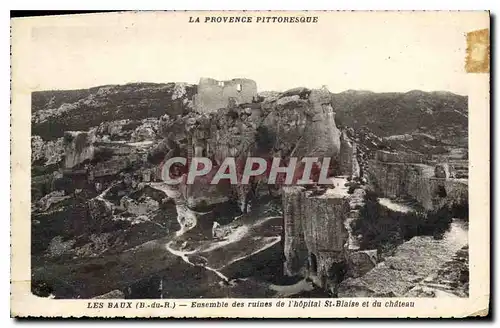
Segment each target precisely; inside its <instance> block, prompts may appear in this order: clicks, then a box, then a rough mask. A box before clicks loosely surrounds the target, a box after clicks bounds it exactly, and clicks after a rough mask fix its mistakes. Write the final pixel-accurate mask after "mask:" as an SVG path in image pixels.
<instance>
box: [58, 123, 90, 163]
mask: <svg viewBox="0 0 500 328" xmlns="http://www.w3.org/2000/svg"><path fill="white" fill-rule="evenodd" d="M94 150H95V149H94V145H93V136H92V135H91V134H90V133H88V132H81V131H67V132H65V134H64V152H65V161H64V167H65V168H68V169H69V168H72V167H74V166H76V165H78V164H80V163H82V162H83V161H85V160H87V159H92V158H93V157H94Z"/></svg>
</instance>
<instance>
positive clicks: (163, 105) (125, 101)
mask: <svg viewBox="0 0 500 328" xmlns="http://www.w3.org/2000/svg"><path fill="white" fill-rule="evenodd" d="M195 93H196V86H192V85H187V84H181V83H178V84H176V83H167V84H156V83H131V84H126V85H107V86H100V87H95V88H90V89H82V90H61V91H39V92H33V93H32V95H31V101H32V115H33V117H32V134H34V135H39V136H41V137H42V138H43V139H45V140H51V139H55V138H58V137H62V136H63V134H64V131H66V130H88V129H89V128H90V127H93V126H97V125H99V124H100V123H102V122H104V121H113V120H120V119H132V120H140V119H144V118H147V117H159V116H162V115H164V114H169V115H171V116H175V115H178V114H182V113H183V112H184V111H185V110H186V108H187V106H188V102H189V100H190V99H192V97H193V95H194V94H195Z"/></svg>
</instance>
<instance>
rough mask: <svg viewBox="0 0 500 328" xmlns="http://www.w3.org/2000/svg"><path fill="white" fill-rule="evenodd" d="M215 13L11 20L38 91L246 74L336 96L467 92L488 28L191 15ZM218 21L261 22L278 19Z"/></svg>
mask: <svg viewBox="0 0 500 328" xmlns="http://www.w3.org/2000/svg"><path fill="white" fill-rule="evenodd" d="M212 15H217V13H209V12H176V13H167V12H160V13H157V12H140V13H112V14H109V13H107V14H92V15H73V16H64V17H42V18H31V19H27V18H22V19H17V20H16V21H14V22H13V41H12V42H13V44H16V43H17V44H18V45H21V46H18V47H14V49H17V51H18V52H23V54H22V56H19V57H23V58H25V60H24V61H22V62H21V61H20V63H22V65H23V69H24V70H25V71H26V74H24V76H26V83H27V85H28V87H29V88H30V89H31V90H54V89H79V88H88V87H93V86H98V85H106V84H124V83H130V82H158V83H165V82H187V83H197V82H198V80H199V78H200V77H212V78H215V79H218V80H226V79H231V78H235V77H245V78H250V79H253V80H255V81H256V82H257V86H258V89H259V91H266V90H275V91H284V90H286V89H289V88H293V87H297V86H305V87H310V88H319V87H321V86H324V85H326V86H327V87H328V89H329V90H330V91H332V92H341V91H344V90H348V89H356V90H370V91H374V92H406V91H410V90H415V89H420V90H424V91H437V90H439V91H451V92H454V93H458V94H464V95H466V94H467V83H466V78H464V76H465V74H466V73H465V72H464V62H465V49H466V38H465V36H466V33H467V32H469V31H472V30H475V29H480V28H485V27H487V26H488V23H489V22H488V20H487V17H488V16H487V14H484V13H478V12H476V13H471V12H462V13H457V12H440V13H436V12H426V13H412V12H404V13H395V12H392V13H391V12H385V13H384V12H379V13H370V12H357V13H352V12H337V13H335V12H333V13H332V12H330V13H327V12H326V13H325V12H308V13H301V15H306V16H318V23H315V24H284V23H282V24H279V23H274V24H273V23H255V22H252V23H236V24H234V23H233V24H231V23H225V24H224V23H220V24H216V23H212V24H210V23H189V17H190V16H192V17H197V16H198V17H200V19H201V20H202V21H203V20H204V17H205V16H212ZM218 15H222V16H241V15H244V16H252V17H253V19H254V21H255V20H256V17H257V16H263V15H265V16H275V15H276V13H270V12H265V13H255V12H246V13H242V12H240V13H238V12H232V13H229V12H226V13H219V14H218ZM280 15H285V16H296V15H297V13H294V12H287V13H281V14H280ZM13 56H14V58H15V57H16V52H13ZM15 64H16V62H15V61H14V66H13V69H15V68H16V66H15Z"/></svg>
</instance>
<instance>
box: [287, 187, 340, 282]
mask: <svg viewBox="0 0 500 328" xmlns="http://www.w3.org/2000/svg"><path fill="white" fill-rule="evenodd" d="M282 197H283V216H284V230H285V243H284V252H285V258H286V262H285V273H286V274H288V275H296V274H299V275H303V276H309V277H310V278H311V279H313V281H314V282H315V283H316V284H317V285H318V286H320V287H323V288H325V289H328V288H331V289H335V288H336V284H337V283H338V281H337V279H338V277H337V275H338V274H339V272H338V270H337V266H339V265H340V264H341V263H343V262H344V261H345V251H346V250H345V244H346V242H347V240H348V233H347V231H346V229H345V226H344V220H345V218H346V216H347V214H348V213H349V200H348V194H347V193H346V192H345V187H343V186H338V187H337V186H336V187H335V189H327V190H326V191H325V192H324V193H323V194H319V195H317V194H315V192H314V191H307V190H305V189H303V188H301V187H285V188H284V191H283V196H282Z"/></svg>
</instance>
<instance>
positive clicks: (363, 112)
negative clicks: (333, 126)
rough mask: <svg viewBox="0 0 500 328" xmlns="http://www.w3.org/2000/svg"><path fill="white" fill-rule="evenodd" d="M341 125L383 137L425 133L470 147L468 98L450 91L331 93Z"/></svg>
mask: <svg viewBox="0 0 500 328" xmlns="http://www.w3.org/2000/svg"><path fill="white" fill-rule="evenodd" d="M332 105H333V107H334V109H335V111H336V112H337V115H336V121H337V124H339V125H340V126H348V127H352V128H354V129H361V128H368V129H369V130H370V131H371V132H373V133H374V134H376V135H378V136H380V137H390V136H395V135H405V134H410V135H411V134H418V135H421V134H425V135H427V136H431V137H433V138H435V139H436V140H437V141H439V142H443V143H447V144H452V145H461V146H466V145H467V134H468V104H467V97H466V96H460V95H456V94H453V93H450V92H423V91H417V90H414V91H410V92H406V93H374V92H370V91H355V90H348V91H345V92H341V93H337V94H332Z"/></svg>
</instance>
